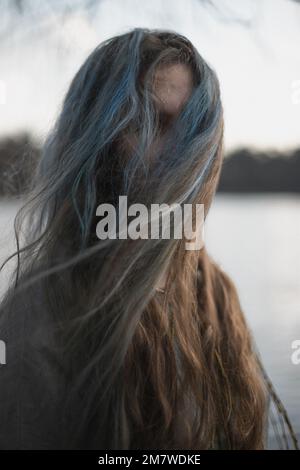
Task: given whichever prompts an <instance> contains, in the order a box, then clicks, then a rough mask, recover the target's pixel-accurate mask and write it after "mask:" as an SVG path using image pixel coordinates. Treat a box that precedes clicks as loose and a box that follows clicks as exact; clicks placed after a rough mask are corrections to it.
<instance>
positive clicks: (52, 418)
mask: <svg viewBox="0 0 300 470" xmlns="http://www.w3.org/2000/svg"><path fill="white" fill-rule="evenodd" d="M40 301H41V299H40V293H39V292H38V291H36V290H35V291H34V290H33V289H30V290H28V291H27V292H25V293H22V294H20V295H18V296H16V295H15V296H14V295H8V297H7V298H6V299H5V300H4V302H3V303H2V305H1V308H0V339H1V341H2V342H3V343H2V344H4V346H5V353H6V354H5V356H6V357H5V364H2V365H1V366H0V448H2V449H9V448H14V449H18V448H20V449H23V448H24V449H26V448H35V447H36V448H51V447H52V446H53V444H54V443H55V444H56V446H57V442H56V441H57V440H58V439H57V431H58V430H59V429H60V413H59V402H60V401H61V398H62V397H63V395H64V388H65V383H64V382H65V379H64V374H63V372H62V368H61V363H60V360H59V356H58V351H57V348H56V341H55V334H54V331H53V330H52V328H51V322H50V321H49V318H47V314H46V312H45V311H44V309H43V304H42V303H40Z"/></svg>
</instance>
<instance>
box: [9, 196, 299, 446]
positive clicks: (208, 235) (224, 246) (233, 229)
mask: <svg viewBox="0 0 300 470" xmlns="http://www.w3.org/2000/svg"><path fill="white" fill-rule="evenodd" d="M17 207H18V203H16V202H14V201H4V200H2V201H0V262H1V260H2V259H3V257H4V256H5V255H6V254H7V253H8V252H9V251H10V250H11V249H12V246H13V245H12V243H13V237H12V233H13V232H12V221H13V217H14V215H15V212H16V210H17ZM205 242H206V246H207V249H208V251H209V253H210V254H211V255H212V256H213V257H214V258H215V260H216V261H217V262H219V264H220V265H221V266H222V267H223V268H224V269H225V270H226V271H227V272H228V274H229V275H230V276H231V277H232V279H233V280H234V282H235V283H236V285H237V288H238V291H239V295H240V300H241V304H242V307H243V309H244V311H245V314H246V317H247V319H248V322H249V324H250V327H251V329H252V331H253V334H254V337H255V340H256V343H257V346H258V349H259V351H260V353H261V356H262V359H263V362H264V364H265V367H266V369H267V371H268V373H269V375H270V377H271V379H272V381H273V384H274V385H275V388H276V390H277V392H278V394H279V396H280V397H281V399H282V401H283V403H284V405H285V407H286V409H287V411H288V413H289V415H290V417H291V420H292V423H293V425H294V428H295V429H296V432H297V435H298V438H300V406H299V403H300V364H299V365H294V364H293V363H292V361H291V355H292V352H293V350H292V346H291V345H292V342H293V341H294V340H300V197H298V196H294V195H273V194H271V195H257V196H253V195H249V196H248V195H228V196H227V195H226V196H225V195H218V196H217V197H216V199H215V201H214V203H213V205H212V207H211V211H210V214H209V216H208V219H207V224H206V230H205ZM7 274H8V272H7V273H6V276H4V275H3V274H2V275H1V277H0V294H1V292H3V290H4V288H5V282H6V277H7Z"/></svg>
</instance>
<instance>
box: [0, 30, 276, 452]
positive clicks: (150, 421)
mask: <svg viewBox="0 0 300 470" xmlns="http://www.w3.org/2000/svg"><path fill="white" fill-rule="evenodd" d="M172 64H183V65H185V66H186V67H188V68H189V70H190V71H191V73H192V78H193V86H192V92H191V95H190V96H189V97H188V99H187V100H186V102H185V103H184V105H183V107H182V109H181V110H180V112H178V114H177V115H176V116H175V117H173V118H172V117H170V116H169V115H168V113H165V112H162V111H161V110H160V109H159V107H158V106H157V101H156V99H155V96H154V92H153V82H154V80H155V76H156V75H155V74H156V73H157V70H158V69H159V68H160V67H164V66H168V65H172ZM222 137H223V115H222V105H221V98H220V90H219V84H218V80H217V78H216V75H215V73H214V72H213V70H212V69H211V68H210V67H209V66H208V65H207V63H206V62H205V61H204V60H203V58H202V57H201V56H200V55H199V53H198V52H197V50H196V49H195V48H194V47H193V45H192V44H191V43H190V41H188V40H187V39H186V38H185V37H183V36H181V35H179V34H176V33H173V32H166V31H149V30H144V29H135V30H133V31H131V32H129V33H127V34H123V35H120V36H116V37H114V38H112V39H109V40H107V41H105V42H103V43H102V44H100V45H99V46H98V47H97V48H96V49H95V50H94V51H93V52H92V53H91V55H90V56H89V57H88V58H87V60H86V61H85V62H84V64H83V65H82V66H81V68H80V70H79V71H78V72H77V74H76V75H75V77H74V79H73V81H72V83H71V85H70V88H69V91H68V92H67V95H66V97H65V100H64V103H63V107H62V110H61V113H60V116H59V118H58V121H57V123H56V125H55V128H54V129H53V132H52V133H51V135H50V137H49V138H48V140H47V142H46V144H45V146H44V151H43V155H42V158H41V161H40V163H39V165H38V168H37V171H36V175H35V179H34V183H33V189H32V193H31V194H30V197H29V200H28V202H27V204H26V205H25V206H24V208H23V209H22V210H21V211H20V213H19V214H18V216H17V218H16V235H17V241H18V250H17V256H18V265H17V269H16V275H15V283H14V285H12V286H11V288H10V290H9V292H8V293H7V296H6V299H5V301H4V302H6V303H12V300H14V299H16V298H17V296H18V295H19V293H21V292H23V293H24V292H25V293H26V292H27V293H28V294H27V295H28V299H27V307H26V308H28V309H34V308H37V307H36V306H35V294H34V293H35V292H36V293H37V292H39V293H41V292H42V293H43V294H42V298H43V303H42V308H43V309H45V310H47V312H48V314H49V318H50V319H51V324H52V326H53V328H54V330H55V334H56V336H57V338H58V341H57V347H58V348H60V354H61V355H60V357H61V362H62V364H63V367H64V368H65V371H66V375H67V376H68V379H69V392H70V393H69V398H68V403H65V407H66V409H68V407H69V409H71V407H72V400H73V397H74V396H75V395H76V394H77V395H78V394H81V395H80V396H81V397H82V406H81V408H80V409H77V410H76V413H75V414H76V416H77V418H76V419H77V425H76V427H77V434H76V435H75V433H74V432H72V438H71V436H68V438H67V440H66V442H67V443H66V445H67V446H70V447H72V446H76V445H79V444H76V442H77V443H78V442H82V439H81V437H82V436H83V435H84V434H85V433H88V429H89V433H90V434H92V438H91V441H90V445H91V446H95V447H97V448H103V449H114V448H123V449H128V448H150V447H152V448H160V449H168V448H169V449H170V448H191V449H196V448H198V449H208V448H215V447H216V448H220V447H223V448H228V449H261V448H263V447H264V445H265V427H266V415H267V392H266V390H267V387H266V381H265V380H264V378H263V375H262V371H261V368H260V365H259V361H258V359H257V356H256V354H255V352H254V348H253V344H252V340H251V335H250V333H249V330H248V327H247V325H246V322H245V319H244V316H243V313H242V311H241V307H240V304H239V300H238V297H237V293H236V290H235V288H234V286H233V284H232V282H231V281H230V279H229V278H228V276H227V275H226V274H225V273H224V272H222V271H221V270H220V268H219V267H218V266H217V265H216V264H215V263H214V262H213V261H212V260H211V259H210V257H209V256H208V254H207V252H206V250H205V248H203V249H202V250H200V251H187V250H185V245H184V240H178V239H170V240H165V239H162V238H160V239H147V240H145V239H139V240H130V239H107V240H99V239H97V237H96V223H97V218H96V208H97V206H98V205H99V204H100V203H111V204H114V206H115V207H118V196H119V195H126V196H127V198H128V204H131V203H135V202H139V203H143V204H145V205H146V206H147V207H148V206H150V204H153V203H159V204H163V203H166V204H169V205H170V204H176V203H177V204H180V205H182V204H195V203H202V204H204V207H205V214H206V213H207V211H208V209H209V206H210V203H211V201H212V198H213V196H214V193H215V190H216V186H217V183H218V179H219V174H220V169H221V164H222ZM158 143H159V145H158ZM153 149H155V152H154V150H153ZM21 233H22V237H21V239H20V234H21ZM21 245H22V246H21ZM164 273H167V282H166V288H165V291H164V292H163V293H159V294H157V293H156V290H155V286H157V283H158V281H159V279H160V278H161V277H162V276H163V275H164ZM29 292H30V294H29ZM69 419H70V420H71V418H69ZM74 429H75V427H74ZM91 430H93V431H92V432H91ZM80 439H81V440H80Z"/></svg>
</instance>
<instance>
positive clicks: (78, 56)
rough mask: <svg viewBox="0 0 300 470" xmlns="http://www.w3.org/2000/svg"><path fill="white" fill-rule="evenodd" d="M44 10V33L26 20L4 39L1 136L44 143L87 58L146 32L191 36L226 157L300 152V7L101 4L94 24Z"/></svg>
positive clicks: (265, 1) (276, 1) (278, 0)
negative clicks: (215, 79) (236, 151)
mask: <svg viewBox="0 0 300 470" xmlns="http://www.w3.org/2000/svg"><path fill="white" fill-rule="evenodd" d="M27 1H28V4H33V3H32V2H33V0H27ZM36 4H37V3H36ZM39 4H43V8H44V10H45V11H47V17H46V21H45V19H44V22H43V26H42V27H36V25H38V23H36V20H35V21H33V23H32V24H33V25H34V26H35V28H34V29H33V31H32V32H31V29H32V28H28V24H27V23H26V21H23V22H22V21H19V23H18V27H17V28H16V29H11V28H10V29H9V30H8V31H7V33H8V34H6V36H5V38H4V39H1V41H0V135H6V134H12V133H15V132H17V131H20V130H29V131H31V132H32V133H33V135H35V136H40V137H44V136H45V135H46V134H47V132H48V131H49V129H50V128H51V125H52V124H53V123H54V120H55V117H56V116H57V114H58V112H59V106H60V103H61V101H62V98H63V96H64V93H65V92H66V90H67V88H68V84H69V82H70V80H71V78H72V77H73V75H74V74H75V72H76V70H77V69H78V67H79V66H80V65H81V63H82V61H83V60H84V59H85V57H86V56H87V54H88V53H89V52H90V51H91V50H92V49H93V48H94V47H95V46H96V45H97V44H98V43H99V42H101V41H102V40H104V39H107V38H108V37H110V36H112V35H115V34H118V33H122V32H125V31H127V30H128V29H131V28H133V27H137V26H139V27H148V28H166V29H172V30H175V31H178V32H179V33H182V34H184V35H186V36H187V37H188V38H189V39H190V40H191V41H192V42H193V43H194V45H195V46H196V47H197V48H198V50H199V52H200V54H201V55H203V57H204V58H205V59H206V60H207V61H208V62H209V64H210V65H211V66H212V67H213V68H214V69H215V70H216V71H217V74H218V76H219V79H220V83H221V90H222V96H223V103H224V109H225V142H226V145H227V148H228V149H230V148H232V147H237V146H251V147H257V148H265V149H269V148H272V149H279V150H281V149H287V148H293V147H295V146H300V47H299V45H300V5H299V4H296V3H294V2H292V1H291V0H216V1H215V4H216V5H217V8H214V7H211V6H206V7H203V2H201V0H151V1H149V2H146V1H141V0H102V1H99V6H98V8H97V9H96V10H95V12H94V14H93V16H92V18H90V17H89V16H88V15H86V14H84V13H79V12H77V13H74V14H72V15H70V16H69V17H68V18H67V19H65V20H64V22H61V21H58V19H57V16H56V15H55V14H54V13H53V11H54V9H53V8H52V7H51V5H52V6H53V2H52V4H51V2H50V1H49V0H48V1H47V0H41V1H40V2H39ZM1 21H2V22H4V21H5V15H3V16H2V20H1V19H0V26H1ZM2 26H3V24H2ZM38 26H39V25H38Z"/></svg>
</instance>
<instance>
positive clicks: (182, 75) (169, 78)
mask: <svg viewBox="0 0 300 470" xmlns="http://www.w3.org/2000/svg"><path fill="white" fill-rule="evenodd" d="M192 89H193V74H192V70H191V68H190V67H189V66H188V65H186V64H165V65H161V66H160V67H159V68H158V69H157V71H156V72H155V75H154V82H153V92H154V96H155V98H156V101H157V106H158V109H159V111H161V112H165V113H167V114H170V115H175V114H177V113H178V112H179V111H180V109H181V108H182V107H183V105H184V104H185V102H186V101H187V100H188V98H189V96H190V95H191V92H192Z"/></svg>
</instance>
